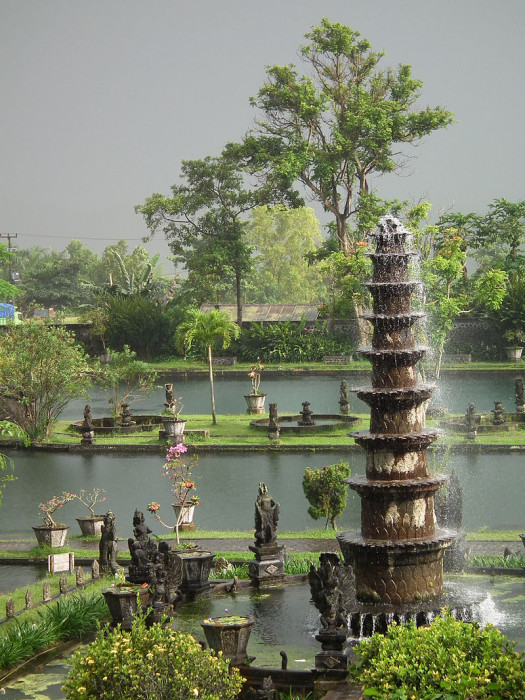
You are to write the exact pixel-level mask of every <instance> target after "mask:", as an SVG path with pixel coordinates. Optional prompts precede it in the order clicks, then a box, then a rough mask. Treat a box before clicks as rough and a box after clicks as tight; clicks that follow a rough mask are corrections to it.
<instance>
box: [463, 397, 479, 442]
mask: <svg viewBox="0 0 525 700" xmlns="http://www.w3.org/2000/svg"><path fill="white" fill-rule="evenodd" d="M465 427H466V429H467V437H468V438H470V439H471V440H473V439H474V438H475V437H476V435H477V434H478V421H477V418H476V406H475V405H474V404H473V403H469V405H468V409H467V414H466V416H465Z"/></svg>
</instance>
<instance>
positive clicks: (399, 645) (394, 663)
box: [353, 611, 525, 700]
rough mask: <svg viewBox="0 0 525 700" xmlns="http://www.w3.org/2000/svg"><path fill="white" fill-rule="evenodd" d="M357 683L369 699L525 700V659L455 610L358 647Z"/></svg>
mask: <svg viewBox="0 0 525 700" xmlns="http://www.w3.org/2000/svg"><path fill="white" fill-rule="evenodd" d="M356 651H357V654H358V657H359V661H358V664H357V667H355V669H354V670H353V677H354V679H355V680H356V681H357V682H359V683H361V684H362V685H363V686H364V687H365V689H366V690H365V695H367V696H371V697H379V698H387V697H388V698H399V699H400V700H401V699H406V698H415V699H416V700H422V699H424V698H425V699H428V700H430V699H432V700H441V699H443V700H445V699H447V700H452V699H454V698H457V699H458V700H460V699H462V700H466V699H467V698H476V699H477V698H501V699H502V700H503V699H504V698H508V699H509V700H511V699H512V700H517V699H518V698H525V659H524V658H523V656H522V655H520V654H518V653H517V652H516V651H514V644H512V643H511V642H509V640H508V639H507V638H506V637H505V636H504V635H502V634H501V632H499V630H497V629H495V628H494V627H492V625H487V627H486V628H485V629H481V628H480V627H479V625H477V624H476V623H468V622H459V621H457V620H455V619H454V618H453V617H452V615H451V614H450V611H447V612H446V613H445V614H444V616H443V617H438V618H436V619H435V620H434V622H433V623H432V624H431V625H430V626H429V627H419V628H416V627H415V625H414V623H411V624H410V625H408V626H404V625H393V626H392V627H391V628H390V629H389V630H388V632H387V634H386V635H381V634H375V635H374V636H373V637H371V638H370V639H369V640H366V641H364V642H362V643H361V644H359V646H358V647H356Z"/></svg>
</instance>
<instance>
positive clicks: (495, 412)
mask: <svg viewBox="0 0 525 700" xmlns="http://www.w3.org/2000/svg"><path fill="white" fill-rule="evenodd" d="M491 413H492V425H504V424H505V409H504V408H503V406H502V405H501V401H494V408H493V409H492V411H491Z"/></svg>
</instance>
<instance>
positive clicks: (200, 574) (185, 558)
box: [178, 550, 215, 594]
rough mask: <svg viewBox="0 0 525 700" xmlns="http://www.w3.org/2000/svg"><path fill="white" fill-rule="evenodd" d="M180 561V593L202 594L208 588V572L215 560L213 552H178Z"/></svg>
mask: <svg viewBox="0 0 525 700" xmlns="http://www.w3.org/2000/svg"><path fill="white" fill-rule="evenodd" d="M178 555H179V556H180V558H181V559H182V583H181V585H180V590H181V591H182V593H189V594H195V593H202V592H203V591H206V590H208V588H210V585H211V584H210V582H209V580H208V579H209V576H210V570H211V567H212V564H213V559H214V558H215V553H214V552H204V551H202V550H198V551H195V552H178Z"/></svg>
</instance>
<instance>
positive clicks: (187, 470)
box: [148, 442, 200, 543]
mask: <svg viewBox="0 0 525 700" xmlns="http://www.w3.org/2000/svg"><path fill="white" fill-rule="evenodd" d="M187 451H188V447H187V446H186V445H185V444H184V443H182V442H181V443H179V444H178V445H171V447H170V448H169V450H168V453H167V455H166V463H165V464H164V471H163V473H162V476H163V477H164V478H168V479H169V480H170V481H171V482H172V486H171V492H172V494H173V496H174V498H175V503H174V505H176V506H179V507H180V508H179V515H178V517H177V522H176V523H175V526H174V527H172V526H171V525H167V524H166V523H165V522H163V521H162V520H161V519H160V516H159V510H160V504H159V503H158V502H157V501H152V502H151V503H148V511H149V512H150V513H151V514H152V515H153V516H154V518H156V519H157V520H158V521H159V523H160V524H161V525H163V526H164V527H166V528H168V529H169V530H172V529H174V530H175V532H176V533H177V543H178V542H179V526H180V524H181V522H182V520H183V517H184V515H185V513H184V509H185V508H188V507H189V506H198V505H199V504H200V501H199V497H198V496H197V495H195V494H194V495H192V496H189V494H190V491H192V490H193V489H195V482H194V481H193V480H192V479H191V473H192V470H193V469H194V468H195V467H196V466H197V458H196V457H192V458H191V459H188V458H187V457H185V456H184V455H185V454H186V452H187Z"/></svg>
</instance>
